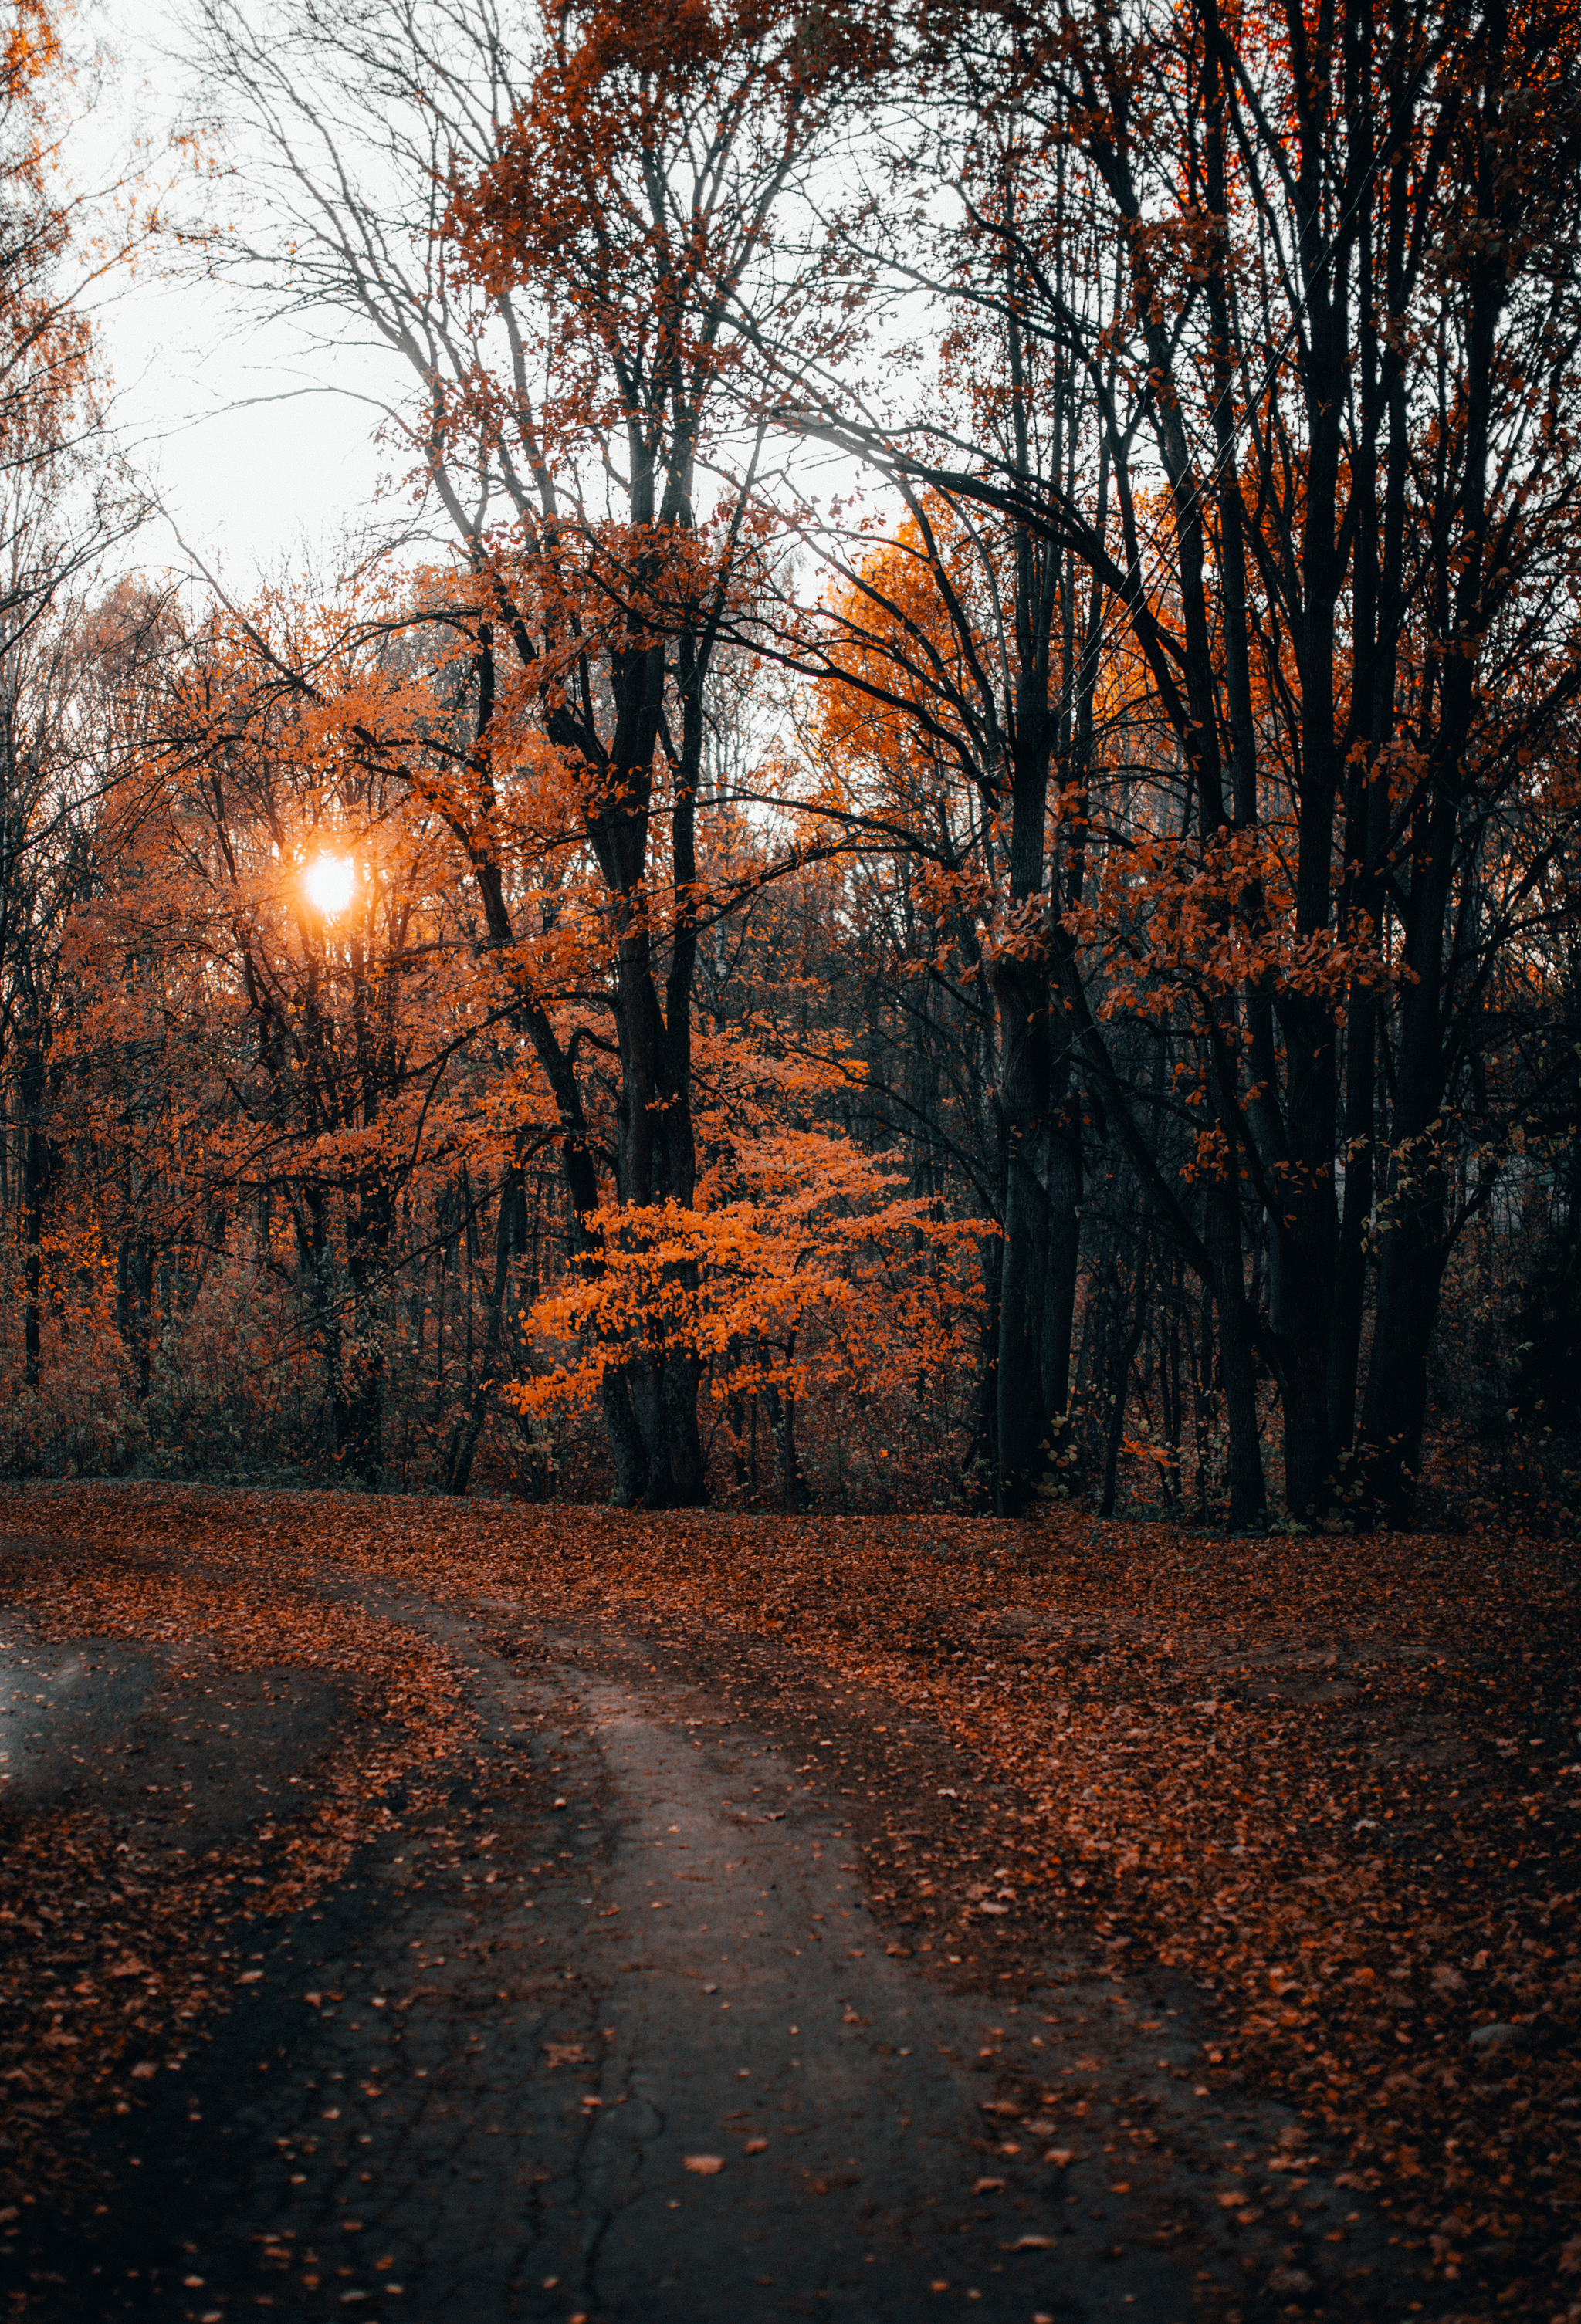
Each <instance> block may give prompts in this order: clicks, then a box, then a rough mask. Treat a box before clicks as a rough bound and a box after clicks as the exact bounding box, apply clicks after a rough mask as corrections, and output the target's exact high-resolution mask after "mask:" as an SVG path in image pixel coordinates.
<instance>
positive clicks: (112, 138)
mask: <svg viewBox="0 0 1581 2324" xmlns="http://www.w3.org/2000/svg"><path fill="white" fill-rule="evenodd" d="M82 25H86V26H87V27H88V29H89V30H91V31H92V32H96V33H97V36H98V37H99V38H100V39H102V40H104V41H105V42H106V43H108V44H109V45H111V46H112V47H113V48H114V50H115V51H116V52H117V54H118V59H119V62H118V67H117V69H116V72H115V74H114V77H113V79H112V83H111V86H110V88H109V90H108V93H107V96H106V101H105V102H104V103H103V104H101V105H100V106H97V107H96V108H95V110H94V111H93V112H92V113H91V114H90V115H88V117H87V118H85V119H84V120H83V121H82V122H81V124H79V127H78V129H77V130H76V131H75V133H74V134H73V137H72V139H71V141H70V144H69V150H68V156H67V166H68V169H69V172H70V175H71V177H72V179H73V180H74V181H75V182H76V183H77V185H78V186H79V187H81V188H85V189H86V188H88V187H91V186H94V185H97V184H102V183H103V182H104V180H105V177H106V174H109V173H113V172H114V171H116V168H117V166H118V163H119V161H120V159H121V157H122V156H124V154H125V152H126V150H127V144H128V137H129V132H130V130H131V127H132V125H133V124H134V122H136V123H140V124H142V126H143V129H144V130H145V131H146V132H149V133H151V134H153V135H154V136H155V137H156V138H157V139H159V140H160V141H161V142H162V138H163V135H164V134H166V133H168V130H169V128H170V126H171V124H172V123H174V122H176V121H177V120H178V119H179V118H180V115H181V113H182V109H183V97H184V95H185V91H184V89H183V87H182V81H181V76H180V72H179V70H178V69H177V68H176V67H175V66H174V65H172V63H171V61H170V60H169V58H168V56H167V55H166V54H164V53H163V51H166V50H167V49H168V48H170V47H171V46H173V45H174V44H175V42H176V40H177V38H178V35H177V34H176V33H175V32H174V31H173V29H172V27H171V20H170V18H169V16H168V15H167V14H165V12H164V10H163V9H162V7H161V6H160V5H157V0H115V5H108V6H106V5H98V6H96V7H93V8H90V9H89V10H88V13H87V14H86V15H85V17H82V18H79V26H82ZM97 319H98V325H99V329H100V333H101V339H102V343H103V346H104V347H105V350H106V355H107V356H108V360H109V366H110V369H111V371H112V373H113V374H114V379H115V384H116V405H115V416H116V421H117V425H118V430H119V433H120V435H121V438H122V440H123V442H124V443H125V446H126V447H127V448H128V451H129V452H130V454H131V457H132V458H133V461H134V466H135V467H136V469H137V470H138V472H139V474H140V475H142V476H143V478H144V479H145V480H146V481H147V482H148V483H149V484H151V485H152V486H153V487H154V488H155V489H157V491H158V493H159V494H160V496H161V499H162V502H163V503H164V505H165V507H166V508H167V509H168V511H169V512H170V520H171V521H170V522H168V523H167V522H162V521H156V522H155V523H154V524H153V525H152V526H151V527H150V529H149V530H148V532H147V534H146V535H145V536H144V537H143V539H142V540H141V541H140V543H139V544H138V549H137V555H138V557H139V559H140V561H142V562H143V563H145V564H147V565H150V566H153V567H167V566H168V567H175V568H177V569H180V570H185V569H187V567H189V565H190V562H191V559H190V558H189V557H188V556H187V555H186V554H184V552H183V549H182V548H181V546H180V541H178V539H177V537H176V536H177V533H178V531H179V533H180V537H181V540H184V541H185V543H186V546H187V549H188V550H190V552H191V553H192V557H194V558H198V559H199V560H200V561H201V563H202V564H204V565H205V566H208V567H210V568H211V569H214V570H217V572H218V573H219V574H220V575H221V576H222V577H223V578H224V580H225V582H226V584H227V588H230V589H235V590H237V591H239V592H241V593H244V594H245V593H246V592H248V591H249V590H250V589H251V588H252V586H254V583H255V582H256V580H257V579H258V578H259V576H261V575H267V574H271V573H273V572H276V571H278V570H279V569H280V567H282V565H283V564H287V563H292V564H299V563H300V562H302V561H303V560H304V559H305V558H308V557H310V558H312V559H313V561H314V562H316V563H317V564H318V565H319V567H321V568H324V569H328V570H333V568H334V567H335V564H336V561H337V558H336V551H337V546H338V544H339V541H340V539H341V538H342V536H343V533H344V530H345V528H346V527H347V524H348V523H350V524H352V525H355V524H356V521H357V518H358V516H359V515H360V514H361V513H362V512H364V511H365V509H366V508H367V506H368V503H369V501H370V498H371V496H372V493H373V489H374V484H375V481H376V479H377V476H378V474H379V461H378V457H377V454H376V452H375V450H374V446H373V443H372V430H373V427H374V418H373V415H372V414H371V413H370V412H369V410H368V409H367V407H366V405H365V404H359V403H357V402H356V401H354V400H352V399H351V398H350V397H347V396H345V395H341V394H338V393H335V392H320V391H321V390H322V389H323V387H324V386H325V385H326V384H328V386H330V387H331V388H333V387H335V386H337V385H341V384H344V385H346V386H349V387H356V386H357V385H360V384H367V383H370V380H371V374H370V370H369V364H370V362H371V358H369V357H368V356H366V355H352V354H349V353H348V355H347V358H346V360H345V362H344V363H343V364H339V365H337V366H328V367H327V366H326V364H324V362H323V361H322V359H318V360H315V361H314V362H313V364H311V365H308V364H306V363H305V362H304V360H303V357H302V355H301V353H300V349H299V348H298V347H297V346H295V345H294V344H293V341H292V338H291V334H290V332H289V330H287V329H286V328H285V327H282V326H280V325H275V326H272V327H256V326H254V325H253V324H252V323H251V322H249V320H248V319H247V318H245V316H243V315H242V314H241V313H240V312H239V310H238V309H237V308H236V306H235V304H234V303H233V302H232V301H231V300H229V299H228V298H227V296H226V294H224V293H222V292H221V291H218V290H217V289H205V288H204V287H203V286H202V285H200V284H194V283H193V282H191V281H183V282H175V281H171V280H169V279H168V278H162V275H161V273H160V272H159V271H158V269H157V268H156V267H150V268H147V269H145V270H143V271H142V272H140V273H139V274H138V276H137V277H136V278H135V279H134V280H132V281H125V280H123V281H121V282H120V283H119V284H117V285H116V286H115V287H114V291H113V295H112V296H109V297H107V298H106V299H105V300H103V301H102V302H101V303H100V304H99V307H98V316H97ZM304 391H307V392H304Z"/></svg>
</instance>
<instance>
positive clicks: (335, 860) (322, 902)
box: [302, 855, 356, 919]
mask: <svg viewBox="0 0 1581 2324" xmlns="http://www.w3.org/2000/svg"><path fill="white" fill-rule="evenodd" d="M302 886H303V887H304V888H305V889H306V890H307V893H308V901H309V902H310V904H311V905H312V907H313V908H314V909H315V911H319V912H322V913H323V915H324V917H325V918H326V919H333V918H334V917H335V915H336V913H337V912H343V911H345V909H346V908H347V904H349V903H350V901H351V891H352V890H353V888H354V887H355V886H356V865H355V864H354V863H353V862H351V861H350V860H349V858H348V857H347V856H345V855H319V856H317V857H316V858H315V859H314V861H313V862H311V863H310V864H309V866H308V868H307V870H306V871H304V872H303V874H302Z"/></svg>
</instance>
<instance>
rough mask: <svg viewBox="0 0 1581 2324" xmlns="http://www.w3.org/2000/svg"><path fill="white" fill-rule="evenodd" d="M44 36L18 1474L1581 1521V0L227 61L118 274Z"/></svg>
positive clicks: (709, 3)
mask: <svg viewBox="0 0 1581 2324" xmlns="http://www.w3.org/2000/svg"><path fill="white" fill-rule="evenodd" d="M5 15H6V25H7V45H6V47H5V64H4V88H3V103H4V110H5V129H4V181H3V182H4V203H3V208H0V221H3V231H4V237H5V240H4V251H5V266H4V269H3V270H0V351H3V364H0V435H3V442H4V451H5V469H4V475H5V493H4V522H5V552H6V553H5V561H4V578H3V582H0V722H3V723H0V791H3V795H0V1106H3V1108H4V1142H3V1148H0V1155H3V1158H0V1270H3V1272H4V1291H3V1295H0V1316H3V1318H4V1323H3V1326H0V1467H3V1468H4V1470H5V1472H7V1473H9V1474H11V1475H13V1476H16V1477H31V1476H39V1475H44V1476H59V1475H67V1476H86V1475H106V1476H124V1475H132V1476H141V1477H166V1478H182V1477H208V1478H214V1479H222V1480H229V1481H233V1482H237V1483H255V1484H264V1485H274V1484H280V1483H283V1482H290V1481H292V1480H306V1481H314V1482H336V1483H338V1484H340V1485H342V1486H356V1487H362V1488H367V1489H381V1488H391V1487H393V1488H397V1489H402V1490H404V1491H408V1492H419V1491H440V1492H447V1493H450V1494H464V1493H467V1491H468V1490H469V1489H470V1490H472V1491H473V1492H474V1493H475V1494H476V1493H508V1494H511V1495H513V1496H514V1497H516V1498H518V1499H532V1500H550V1499H571V1500H578V1501H582V1502H587V1501H595V1500H599V1501H606V1500H609V1499H614V1500H615V1502H616V1503H618V1504H620V1505H622V1506H624V1507H627V1508H648V1509H673V1508H689V1507H694V1506H700V1505H703V1504H714V1505H717V1506H720V1505H722V1506H726V1507H733V1508H773V1509H776V1510H781V1511H797V1510H801V1509H818V1510H828V1511H838V1510H844V1509H853V1510H858V1511H861V1510H867V1511H886V1510H896V1509H916V1508H922V1509H928V1508H934V1509H938V1510H946V1509H948V1510H955V1511H958V1512H962V1513H965V1514H975V1515H983V1516H986V1517H1019V1516H1022V1515H1024V1514H1026V1513H1028V1512H1029V1511H1031V1510H1035V1509H1036V1508H1038V1507H1039V1506H1040V1505H1043V1504H1061V1503H1065V1504H1074V1505H1077V1506H1079V1507H1081V1508H1090V1509H1091V1510H1093V1511H1095V1512H1096V1513H1098V1514H1100V1515H1102V1516H1105V1517H1107V1516H1110V1515H1115V1514H1118V1515H1127V1514H1128V1515H1130V1516H1132V1517H1149V1516H1152V1517H1168V1518H1169V1519H1170V1521H1171V1522H1172V1523H1174V1524H1177V1525H1191V1524H1197V1523H1201V1524H1213V1525H1215V1526H1220V1527H1223V1526H1225V1525H1226V1524H1227V1525H1228V1526H1231V1527H1233V1528H1237V1529H1242V1528H1244V1529H1248V1530H1253V1529H1254V1530H1257V1531H1262V1529H1264V1528H1265V1527H1266V1526H1288V1527H1290V1528H1291V1529H1294V1530H1308V1529H1314V1528H1318V1527H1324V1528H1327V1529H1328V1530H1330V1531H1333V1530H1339V1529H1344V1530H1347V1531H1348V1530H1353V1529H1354V1530H1357V1531H1361V1530H1364V1529H1367V1528H1370V1527H1373V1526H1378V1525H1380V1524H1383V1525H1388V1526H1411V1525H1424V1524H1425V1525H1430V1526H1434V1527H1436V1528H1437V1529H1438V1530H1443V1529H1445V1528H1458V1527H1460V1526H1476V1525H1477V1524H1478V1523H1479V1521H1482V1520H1484V1519H1486V1518H1488V1517H1491V1516H1492V1515H1493V1514H1494V1513H1497V1514H1498V1516H1499V1517H1500V1518H1501V1520H1502V1521H1504V1522H1509V1523H1513V1524H1516V1525H1518V1526H1521V1527H1523V1528H1525V1529H1529V1530H1531V1531H1534V1532H1537V1533H1543V1532H1551V1531H1554V1530H1556V1529H1558V1530H1567V1529H1568V1528H1569V1527H1570V1526H1572V1525H1573V1522H1574V1516H1575V1512H1576V1508H1577V1506H1578V1498H1577V1483H1578V1472H1581V1442H1578V1439H1581V1339H1578V1326H1577V1318H1578V1316H1581V1250H1578V1237H1581V921H1578V918H1577V911H1576V899H1577V882H1578V881H1581V757H1578V747H1577V746H1578V741H1581V494H1578V493H1577V484H1578V482H1581V445H1578V441H1577V429H1578V426H1581V379H1578V376H1577V373H1578V369H1581V257H1578V253H1581V216H1578V215H1577V211H1578V208H1581V168H1578V164H1581V82H1578V78H1577V70H1576V60H1577V57H1578V56H1581V25H1578V23H1577V21H1576V5H1575V0H1532V5H1526V6H1523V7H1521V8H1511V7H1509V6H1507V5H1503V0H1478V4H1477V5H1463V0H1428V4H1427V5H1421V6H1412V7H1406V6H1403V5H1397V0H1389V5H1384V0H1301V5H1295V0H1290V5H1278V6H1273V5H1269V6H1263V7H1246V6H1242V5H1231V0H1173V5H1157V4H1156V0H1149V5H1141V0H1139V4H1138V5H1128V6H1125V7H1122V8H1116V7H1114V6H1113V5H1109V0H1094V5H1087V0H1062V5H1049V6H1039V5H1029V6H1022V5H1015V0H1005V5H990V6H981V5H975V6H971V7H956V6H951V5H923V0H917V5H901V0H895V5H889V0H873V5H867V0H850V4H849V5H846V0H833V5H827V6H825V5H818V6H815V7H808V6H796V7H789V6H781V5H777V0H652V5H649V0H641V5H621V6H618V7H615V6H605V5H591V0H577V5H565V6H559V7H553V8H547V7H546V8H544V9H543V10H542V11H541V12H540V11H539V10H537V9H535V8H533V7H531V6H529V7H524V8H523V9H522V10H521V11H520V12H519V13H514V12H502V11H500V10H498V9H497V8H496V7H495V5H493V0H453V5H438V0H436V5H431V6H430V5H427V0H416V5H406V4H405V0H399V5H398V0H372V5H351V0H325V5H320V6H318V7H315V8H312V9H309V8H307V7H305V6H301V7H299V6H296V5H285V6H282V7H278V8H265V7H264V5H254V0H193V5H192V6H191V8H190V10H189V12H188V17H187V23H186V31H185V34H184V38H185V41H186V44H187V45H186V51H185V53H184V55H183V58H182V69H183V70H184V71H186V72H187V73H188V74H189V76H190V88H191V90H192V92H193V113H192V125H191V128H190V133H189V134H188V137H187V141H186V143H185V145H184V147H183V149H182V153H181V157H180V170H179V171H178V173H177V176H176V178H175V179H174V180H172V181H171V184H170V185H169V186H167V188H166V189H165V190H164V191H163V193H162V195H161V197H160V198H159V199H158V200H157V201H156V200H154V199H153V197H152V196H151V195H148V194H146V193H145V192H143V191H142V190H140V189H139V188H138V187H137V186H136V185H135V184H131V185H129V187H128V188H127V189H125V195H124V198H123V199H122V200H121V201H120V202H119V204H118V205H117V206H116V208H114V212H113V216H111V215H109V214H108V213H105V212H103V211H102V210H101V211H100V212H93V211H91V210H89V209H88V208H85V207H84V206H83V205H82V204H81V203H79V202H78V201H77V200H76V199H74V198H71V197H70V195H69V191H66V190H63V189H62V185H61V181H60V169H59V166H58V157H57V154H56V138H57V127H58V122H59V119H60V113H61V109H62V108H63V107H65V106H69V103H70V102H71V101H72V91H73V89H74V88H77V87H79V78H78V76H79V73H80V66H79V64H78V62H76V61H75V60H74V57H73V55H72V53H71V52H70V44H69V37H68V34H69V28H66V29H63V28H62V27H61V26H60V25H58V24H57V23H55V22H54V21H53V20H52V18H51V14H50V13H49V11H48V8H47V6H46V5H45V0H13V5H10V6H9V7H8V9H7V10H6V12H5ZM117 270H125V271H127V272H133V273H134V272H137V271H138V270H141V271H142V272H143V274H144V275H146V274H147V273H148V272H150V271H151V270H152V271H153V272H159V273H162V274H163V275H165V276H168V277H170V278H171V279H175V280H178V281H179V280H180V279H184V278H185V277H186V276H189V275H190V277H191V278H193V279H197V278H201V279H202V280H203V281H205V282H207V283H210V284H218V285H221V286H224V287H225V288H226V290H227V292H228V294H229V295H231V296H232V297H233V298H234V299H235V300H236V312H237V314H238V316H241V315H244V314H245V315H246V316H247V317H248V318H250V322H249V327H258V328H260V329H268V328H271V327H274V325H275V324H277V323H278V324H282V325H283V324H285V323H291V324H292V325H294V326H295V327H297V328H298V329H306V330H308V331H310V333H311V334H312V335H314V337H315V343H316V344H317V345H318V346H319V348H320V350H321V354H322V360H323V363H324V364H326V365H327V366H328V372H329V374H330V376H331V377H333V375H334V369H335V364H336V363H337V348H339V347H343V346H346V347H349V346H352V345H354V344H355V345H356V346H357V347H358V348H360V349H363V350H367V349H372V350H374V351H375V353H376V355H377V360H378V363H379V364H380V366H381V368H380V370H379V374H378V375H379V377H380V378H381V379H382V381H383V383H384V385H383V391H382V394H381V396H380V398H379V399H378V400H377V401H376V406H375V408H374V409H373V410H370V414H369V421H368V424H369V428H370V430H374V429H376V430H377V431H378V437H379V442H380V447H381V457H382V458H383V461H384V474H385V478H386V483H385V486H384V490H383V492H382V493H381V495H380V496H379V497H378V499H377V500H376V501H375V502H374V503H371V504H370V505H369V507H368V508H367V509H366V510H365V512H364V514H363V519H362V521H361V523H360V527H359V529H358V530H357V532H356V538H355V539H352V540H350V541H348V544H347V553H346V555H345V558H344V559H343V560H341V562H340V565H339V569H337V570H335V571H332V572H331V571H328V570H318V571H310V570H307V569H305V568H298V569H293V570H291V571H290V572H282V573H281V574H280V575H278V576H276V577H275V578H274V579H273V581H271V582H270V583H269V584H268V586H260V587H259V588H258V589H257V590H256V591H255V592H254V593H253V594H251V595H244V594H240V593H237V592H236V591H235V590H233V589H232V588H231V587H230V586H227V584H226V583H225V582H224V581H223V579H222V578H217V577H214V576H208V575H207V574H206V573H193V572H188V573H185V574H171V573H170V572H167V571H165V570H163V569H162V568H159V567H155V566H154V565H153V563H151V562H150V561H149V559H148V558H146V557H145V555H144V554H143V549H142V547H141V545H140V544H141V542H142V539H143V531H142V528H143V519H144V517H145V515H146V513H147V502H146V495H145V493H144V489H143V485H142V484H140V482H139V478H138V475H137V473H136V470H135V466H134V464H131V463H129V462H128V460H127V459H126V457H125V454H124V452H123V450H122V448H121V447H120V446H119V445H118V443H117V440H116V432H115V426H114V410H113V398H112V397H111V394H110V383H109V381H108V379H107V375H106V366H105V362H104V357H103V354H102V350H101V347H100V343H99V337H98V333H97V326H96V323H95V319H94V304H93V298H92V297H91V296H89V295H88V293H86V292H85V291H83V289H82V287H81V286H82V285H83V283H84V282H85V281H87V282H89V283H91V284H94V285H103V284H104V283H105V282H106V281H112V280H113V278H114V277H115V275H116V271H117ZM310 424H311V423H310V421H309V420H304V425H310ZM710 1989H711V1988H710Z"/></svg>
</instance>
